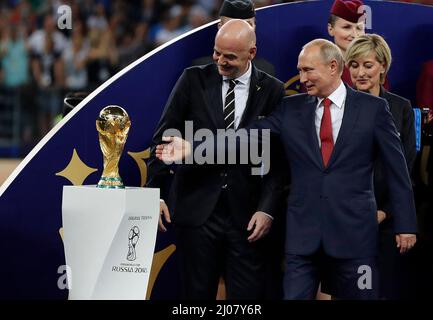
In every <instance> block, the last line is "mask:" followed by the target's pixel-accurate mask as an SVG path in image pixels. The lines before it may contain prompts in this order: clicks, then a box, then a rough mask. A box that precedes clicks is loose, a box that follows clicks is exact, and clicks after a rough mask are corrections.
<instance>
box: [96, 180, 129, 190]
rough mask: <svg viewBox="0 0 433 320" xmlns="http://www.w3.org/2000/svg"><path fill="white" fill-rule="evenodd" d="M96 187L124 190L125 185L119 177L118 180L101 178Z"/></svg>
mask: <svg viewBox="0 0 433 320" xmlns="http://www.w3.org/2000/svg"><path fill="white" fill-rule="evenodd" d="M96 187H97V188H104V189H125V185H124V184H123V182H122V179H121V178H120V177H119V178H107V177H101V179H100V180H99V182H98V184H97V185H96Z"/></svg>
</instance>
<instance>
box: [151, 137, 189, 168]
mask: <svg viewBox="0 0 433 320" xmlns="http://www.w3.org/2000/svg"><path fill="white" fill-rule="evenodd" d="M162 141H165V142H167V143H165V144H159V145H157V146H156V151H155V154H156V157H157V158H158V159H159V160H162V161H164V162H165V163H167V164H170V163H173V162H175V161H180V160H182V159H185V158H187V157H189V156H190V155H191V143H189V142H188V141H186V140H183V139H182V138H179V137H162Z"/></svg>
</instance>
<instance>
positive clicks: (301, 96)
mask: <svg viewBox="0 0 433 320" xmlns="http://www.w3.org/2000/svg"><path fill="white" fill-rule="evenodd" d="M315 100H316V97H314V96H310V95H309V94H307V93H297V94H293V95H290V96H285V97H284V98H283V101H284V102H285V103H286V104H292V105H301V104H304V103H310V102H313V101H315Z"/></svg>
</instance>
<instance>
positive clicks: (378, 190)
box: [374, 88, 416, 224]
mask: <svg viewBox="0 0 433 320" xmlns="http://www.w3.org/2000/svg"><path fill="white" fill-rule="evenodd" d="M380 97H381V98H383V99H385V100H386V101H387V102H388V106H389V109H390V111H391V114H392V117H393V119H394V124H395V127H396V129H397V131H398V133H399V136H400V140H401V143H402V147H403V151H404V155H405V158H406V163H407V167H408V171H409V174H411V172H412V169H413V165H414V163H415V158H416V140H415V125H414V115H413V110H412V106H411V104H410V101H409V100H407V99H405V98H402V97H400V96H398V95H396V94H393V93H391V92H388V91H386V90H384V89H383V88H381V91H380ZM384 166H387V164H386V163H384V162H383V161H381V160H378V161H377V162H376V165H375V168H374V193H375V196H376V202H377V208H378V209H380V210H383V211H385V213H386V214H387V220H388V218H390V217H391V216H392V210H391V206H390V203H389V201H390V199H389V186H388V185H387V183H386V177H385V176H384V174H385V170H384V168H383V167H384ZM385 223H387V222H386V221H384V222H383V224H385Z"/></svg>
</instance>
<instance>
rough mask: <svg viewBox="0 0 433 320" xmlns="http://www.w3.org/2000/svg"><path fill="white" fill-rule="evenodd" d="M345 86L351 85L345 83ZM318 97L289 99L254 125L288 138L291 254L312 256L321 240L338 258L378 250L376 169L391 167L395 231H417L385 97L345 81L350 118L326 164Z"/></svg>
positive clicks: (288, 237)
mask: <svg viewBox="0 0 433 320" xmlns="http://www.w3.org/2000/svg"><path fill="white" fill-rule="evenodd" d="M346 87H347V86H346ZM316 105H317V98H315V97H312V96H308V95H306V94H299V95H295V96H290V97H286V98H284V99H283V102H282V103H281V105H280V106H279V107H278V109H277V112H275V113H273V114H272V115H271V116H269V117H268V118H266V119H264V120H262V121H260V122H258V123H257V124H255V125H254V127H258V128H271V130H272V132H274V133H275V134H279V135H280V138H281V140H282V142H283V145H284V149H285V152H286V156H287V158H288V161H289V163H290V169H291V190H290V195H289V199H288V208H287V222H286V252H287V253H291V254H297V255H310V254H312V253H314V252H316V251H317V250H318V249H319V248H320V246H321V245H322V246H323V249H324V251H325V253H326V254H328V255H330V256H332V257H336V258H362V257H371V256H374V255H376V253H377V238H378V223H377V218H376V211H377V207H376V201H375V196H374V190H373V167H374V162H375V160H376V158H378V157H380V158H381V159H382V160H383V161H384V162H385V163H387V166H386V167H385V173H386V178H387V180H386V182H387V185H388V186H389V189H390V203H391V206H392V210H393V213H394V231H395V232H396V233H415V232H416V230H417V228H416V217H415V206H414V199H413V193H412V186H411V182H410V178H409V174H408V171H407V166H406V161H405V159H404V155H403V152H402V148H401V143H400V139H399V137H398V134H397V131H396V129H395V125H394V121H393V119H392V116H391V113H390V112H389V109H388V106H387V103H386V101H385V100H384V99H381V98H377V97H374V96H371V95H369V94H365V93H362V92H356V91H354V90H352V89H351V88H348V87H347V97H346V102H345V110H344V117H343V120H342V125H341V129H340V131H339V134H338V138H337V141H336V143H335V146H334V149H333V153H332V155H331V158H330V161H329V164H328V167H327V168H324V166H323V162H322V157H321V153H320V148H319V143H318V141H317V135H316V129H315V125H314V118H315V109H316Z"/></svg>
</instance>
